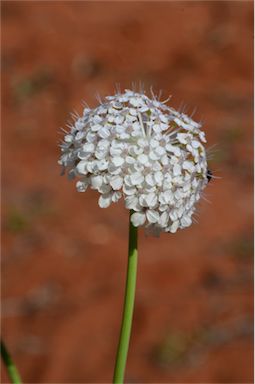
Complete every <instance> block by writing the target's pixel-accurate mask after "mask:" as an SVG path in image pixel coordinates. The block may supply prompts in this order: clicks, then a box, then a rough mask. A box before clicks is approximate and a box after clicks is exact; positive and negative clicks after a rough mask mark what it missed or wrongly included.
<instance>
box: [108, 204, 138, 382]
mask: <svg viewBox="0 0 255 384" xmlns="http://www.w3.org/2000/svg"><path fill="white" fill-rule="evenodd" d="M131 214H132V211H130V217H131ZM136 270H137V228H136V227H134V226H133V224H132V223H131V220H130V218H129V246H128V265H127V276H126V289H125V301H124V308H123V314H122V324H121V331H120V338H119V345H118V351H117V356H116V362H115V369H114V376H113V383H114V384H117V383H118V384H122V383H123V380H124V374H125V368H126V362H127V354H128V346H129V340H130V334H131V326H132V318H133V311H134V301H135V285H136Z"/></svg>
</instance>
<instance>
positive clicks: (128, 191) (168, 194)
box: [59, 90, 208, 233]
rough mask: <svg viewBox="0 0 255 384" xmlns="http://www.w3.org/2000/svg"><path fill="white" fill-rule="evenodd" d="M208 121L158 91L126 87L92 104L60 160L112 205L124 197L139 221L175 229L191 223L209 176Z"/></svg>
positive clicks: (71, 174) (82, 188)
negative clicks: (159, 95)
mask: <svg viewBox="0 0 255 384" xmlns="http://www.w3.org/2000/svg"><path fill="white" fill-rule="evenodd" d="M200 128H201V124H198V123H196V122H194V121H193V120H192V119H191V118H190V117H188V116H187V115H186V114H184V113H180V112H177V111H176V110H174V109H173V108H170V107H168V106H166V105H165V102H160V101H159V100H158V99H157V98H155V97H154V96H153V97H152V98H149V97H147V96H146V95H145V94H144V93H136V92H133V91H130V90H126V91H125V92H124V93H123V94H121V93H118V94H116V95H114V96H108V97H106V98H105V101H104V102H102V103H101V104H100V105H99V106H98V107H97V108H94V109H89V108H85V109H84V111H83V115H82V116H81V117H77V120H76V121H75V122H74V124H73V125H72V126H71V127H70V132H69V133H67V134H66V135H65V137H64V142H63V143H62V144H61V151H62V155H61V157H60V160H59V164H60V165H62V166H63V169H64V170H65V169H67V171H68V176H69V177H71V178H73V177H76V176H77V177H78V178H79V180H78V181H77V183H76V187H77V190H78V191H79V192H85V191H86V189H87V188H88V187H90V188H92V189H95V190H97V191H98V192H99V193H100V197H99V206H100V207H101V208H107V207H109V205H110V204H111V203H112V202H114V203H115V202H117V201H118V200H119V199H120V198H121V197H123V198H124V201H125V206H126V208H127V209H130V210H133V214H132V216H131V221H132V223H133V225H134V226H143V225H144V226H145V227H147V228H149V229H151V230H153V232H156V233H160V232H162V231H163V232H172V233H174V232H176V231H177V229H179V228H181V229H182V228H185V227H188V226H190V225H191V223H192V215H193V213H194V211H195V203H196V202H197V201H198V200H199V199H200V196H201V192H202V190H203V189H204V187H205V186H206V184H207V183H208V180H207V159H206V151H205V148H204V145H203V143H205V142H206V140H205V134H204V132H203V131H201V129H200Z"/></svg>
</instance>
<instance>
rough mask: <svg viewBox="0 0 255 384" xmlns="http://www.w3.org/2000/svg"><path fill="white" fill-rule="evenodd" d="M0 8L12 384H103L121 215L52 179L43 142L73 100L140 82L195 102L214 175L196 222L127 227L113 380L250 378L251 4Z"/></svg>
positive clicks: (114, 324) (124, 217)
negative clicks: (15, 370) (123, 352)
mask: <svg viewBox="0 0 255 384" xmlns="http://www.w3.org/2000/svg"><path fill="white" fill-rule="evenodd" d="M1 7H2V44H3V45H2V124H3V128H4V129H3V132H2V202H3V204H2V232H3V236H2V251H3V252H2V333H3V336H4V338H5V341H6V343H7V345H8V346H9V349H10V351H11V352H12V354H13V357H14V358H15V361H16V363H17V365H18V367H19V369H20V372H21V375H22V378H23V382H24V383H99V382H104V383H109V382H111V378H112V372H113V367H114V358H115V352H116V347H117V340H118V334H119V328H120V320H121V310H122V303H123V293H124V281H125V272H126V262H127V230H128V213H127V211H126V210H125V209H124V207H123V204H121V203H120V204H117V205H114V206H112V207H111V208H109V209H106V210H103V209H100V208H99V207H98V204H97V194H96V193H95V192H92V191H89V192H86V194H78V193H77V192H76V191H75V186H74V183H73V182H68V181H67V180H66V178H64V177H62V178H61V177H60V169H59V167H58V165H57V160H58V156H59V149H58V147H57V143H58V141H59V140H60V138H61V136H60V135H59V128H60V127H61V126H64V124H65V122H66V121H67V120H68V119H69V118H70V115H69V112H71V111H73V110H77V111H78V112H81V111H82V106H81V100H86V101H87V102H88V103H89V105H90V106H95V105H96V104H97V101H96V98H95V95H96V93H97V92H98V93H100V94H101V95H103V96H105V95H108V94H111V93H112V92H114V86H115V84H116V83H120V84H121V87H122V89H124V88H126V87H130V86H131V83H132V82H139V81H141V82H143V83H144V85H145V87H146V88H147V89H149V87H150V86H151V85H152V86H153V88H154V90H160V89H162V90H163V97H167V96H168V94H169V93H170V94H171V95H173V97H172V99H171V105H172V106H174V107H175V108H179V107H180V104H181V103H182V102H184V103H186V104H187V106H188V112H189V113H191V112H192V110H193V108H194V107H197V112H196V115H195V117H194V118H195V119H197V120H200V119H201V118H202V120H203V122H204V129H205V131H206V134H207V139H208V147H210V146H212V145H214V144H216V146H215V147H214V148H213V150H212V153H213V160H212V161H211V163H210V168H211V169H212V171H213V173H214V175H216V176H219V177H221V178H220V179H214V180H213V181H212V182H211V183H210V185H209V186H208V188H207V190H206V198H207V199H208V200H209V201H210V202H206V201H202V202H201V203H200V204H199V211H198V212H199V215H198V223H197V224H194V225H193V226H192V227H191V228H189V229H186V230H183V231H179V232H178V233H176V234H175V235H172V234H164V235H162V236H161V237H160V238H159V239H157V238H150V237H145V235H144V234H143V231H142V230H141V231H140V233H139V236H140V239H139V251H140V253H139V269H138V284H137V295H136V305H135V316H134V324H133V333H132V339H131V345H130V351H129V359H128V365H127V371H126V382H129V383H132V382H133V383H137V382H139V383H152V382H153V383H247V382H251V381H252V373H253V371H252V370H253V368H252V358H253V353H252V331H253V321H252V309H253V301H252V282H253V269H252V266H253V264H252V253H253V252H252V247H253V237H252V229H253V215H252V212H253V209H252V208H253V202H252V187H253V184H252V180H253V172H252V155H253V132H252V121H253V120H252V113H253V109H252V96H253V85H252V64H253V63H252V60H253V37H252V30H253V3H252V2H246V1H240V2H234V1H233V2H231V1H229V2H227V1H226V2H225V1H219V2H217V1H212V2H210V1H209V2H206V1H204V2H195V1H192V2H182V1H179V2H162V3H161V2H62V1H60V2H54V1H51V2H48V1H43V2H40V1H34V2H25V1H19V2H13V1H2V3H1ZM2 368H3V367H2ZM7 381H8V379H7V376H6V373H5V370H4V369H2V382H7Z"/></svg>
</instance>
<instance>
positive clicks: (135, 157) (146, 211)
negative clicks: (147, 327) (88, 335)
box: [59, 90, 210, 383]
mask: <svg viewBox="0 0 255 384" xmlns="http://www.w3.org/2000/svg"><path fill="white" fill-rule="evenodd" d="M167 101H168V100H167ZM167 101H163V102H162V101H160V100H159V99H158V98H157V97H155V95H154V94H153V92H152V94H151V97H148V96H147V95H146V94H145V92H143V91H140V92H136V91H132V90H126V91H125V92H124V93H121V92H117V94H115V95H113V96H107V97H106V98H105V100H104V101H102V102H100V104H99V105H98V106H97V107H96V108H93V109H90V108H88V107H87V106H86V107H85V108H84V110H83V114H82V116H76V117H75V119H74V123H73V124H71V125H70V126H69V132H65V136H64V141H63V143H62V144H61V152H62V153H61V157H60V159H59V164H60V165H61V166H62V168H63V173H65V172H66V173H67V175H68V177H69V178H71V179H73V178H75V179H76V188H77V191H78V192H85V191H86V190H87V188H91V189H94V190H96V191H97V192H98V193H99V199H98V204H99V206H100V207H101V208H107V207H109V206H110V205H111V204H112V203H116V202H117V201H119V200H120V199H121V198H123V199H124V202H125V207H126V208H127V209H128V210H129V211H130V225H129V253H128V269H127V279H126V291H125V302H124V309H123V317H122V326H121V332H120V339H119V346H118V352H117V357H116V363H115V371H114V379H113V381H114V383H123V380H124V372H125V366H126V359H127V353H128V345H129V339H130V333H131V324H132V316H133V307H134V297H135V284H136V269H137V227H141V226H143V227H145V228H146V231H147V232H149V233H152V234H155V235H159V234H160V233H161V232H171V233H175V232H176V231H177V230H178V229H183V228H186V227H189V226H190V225H191V224H192V217H193V214H194V212H195V206H196V203H197V202H198V200H199V199H200V197H201V193H202V191H203V189H204V188H205V186H206V185H207V183H208V181H209V179H210V178H209V177H208V168H207V156H206V150H205V147H204V143H205V142H206V139H205V134H204V132H203V131H202V130H201V124H200V123H197V122H195V121H193V120H192V119H191V117H189V116H187V115H186V114H184V113H183V112H178V111H176V110H175V109H173V108H172V107H169V106H167V105H166V102H167Z"/></svg>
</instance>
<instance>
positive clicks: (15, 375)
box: [1, 340, 21, 384]
mask: <svg viewBox="0 0 255 384" xmlns="http://www.w3.org/2000/svg"><path fill="white" fill-rule="evenodd" d="M1 356H2V360H3V363H4V365H5V366H6V369H7V372H8V375H9V378H10V380H11V383H14V384H21V378H20V375H19V372H18V370H17V368H16V366H15V364H14V362H13V360H12V358H11V356H10V354H9V352H8V350H7V348H6V346H5V344H4V342H3V340H1Z"/></svg>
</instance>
